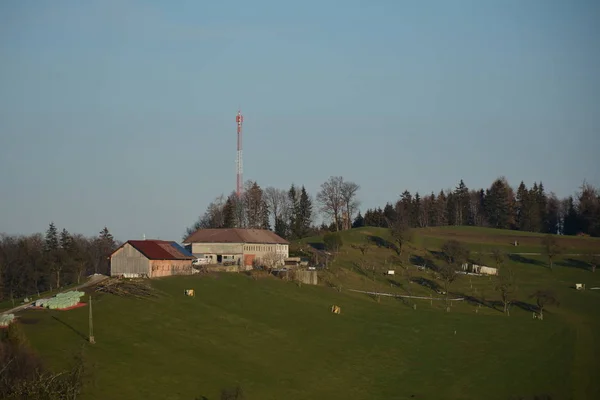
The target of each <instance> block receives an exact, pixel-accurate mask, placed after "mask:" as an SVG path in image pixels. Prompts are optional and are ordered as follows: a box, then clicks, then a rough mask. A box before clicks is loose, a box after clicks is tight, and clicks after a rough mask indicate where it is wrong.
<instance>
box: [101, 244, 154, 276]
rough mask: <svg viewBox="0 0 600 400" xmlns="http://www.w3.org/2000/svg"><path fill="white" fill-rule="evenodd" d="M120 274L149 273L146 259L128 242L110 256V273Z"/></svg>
mask: <svg viewBox="0 0 600 400" xmlns="http://www.w3.org/2000/svg"><path fill="white" fill-rule="evenodd" d="M122 274H139V275H150V263H149V261H148V259H147V258H146V257H145V256H144V255H143V254H142V253H140V252H139V251H137V250H136V249H135V248H134V247H133V246H132V245H130V244H129V243H126V244H125V245H124V246H123V247H121V248H120V249H119V250H117V251H116V252H115V253H114V254H113V255H112V256H111V257H110V275H111V276H115V275H122Z"/></svg>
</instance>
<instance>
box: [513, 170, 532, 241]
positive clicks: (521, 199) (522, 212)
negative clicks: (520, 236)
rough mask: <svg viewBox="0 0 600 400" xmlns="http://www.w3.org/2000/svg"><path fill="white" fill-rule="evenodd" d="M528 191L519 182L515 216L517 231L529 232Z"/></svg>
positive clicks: (523, 184)
mask: <svg viewBox="0 0 600 400" xmlns="http://www.w3.org/2000/svg"><path fill="white" fill-rule="evenodd" d="M528 196H529V191H528V190H527V186H525V183H523V181H521V183H520V184H519V188H518V189H517V197H516V215H515V217H516V218H515V219H516V222H517V226H518V228H519V230H522V231H525V230H529V225H530V224H529V215H528V214H529V210H528V207H529V204H528Z"/></svg>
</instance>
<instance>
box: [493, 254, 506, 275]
mask: <svg viewBox="0 0 600 400" xmlns="http://www.w3.org/2000/svg"><path fill="white" fill-rule="evenodd" d="M492 259H493V260H494V263H496V268H498V270H499V269H500V268H501V267H502V265H504V262H505V261H506V253H505V252H504V251H502V250H500V249H492Z"/></svg>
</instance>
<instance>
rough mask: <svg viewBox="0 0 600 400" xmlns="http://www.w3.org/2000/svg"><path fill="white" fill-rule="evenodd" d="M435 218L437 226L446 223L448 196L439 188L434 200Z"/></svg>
mask: <svg viewBox="0 0 600 400" xmlns="http://www.w3.org/2000/svg"><path fill="white" fill-rule="evenodd" d="M436 219H437V223H438V226H446V225H448V197H447V196H446V193H444V191H443V190H440V193H439V194H438V197H437V201H436Z"/></svg>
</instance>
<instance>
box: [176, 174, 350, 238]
mask: <svg viewBox="0 0 600 400" xmlns="http://www.w3.org/2000/svg"><path fill="white" fill-rule="evenodd" d="M359 189H360V186H359V185H357V184H356V183H354V182H351V181H346V180H344V178H343V177H341V176H332V177H330V178H329V179H328V180H327V181H326V182H324V183H323V184H322V185H321V188H320V190H319V192H318V193H317V195H316V198H313V197H312V196H311V195H310V194H309V193H308V191H307V190H306V188H305V187H304V186H303V185H302V186H298V185H296V184H292V185H291V186H290V188H289V189H287V190H286V189H279V188H275V187H271V186H270V187H267V188H264V189H263V188H262V187H261V186H260V185H258V183H257V182H255V181H247V182H246V183H245V185H244V192H243V193H242V195H241V196H239V197H238V195H237V194H236V193H235V192H232V193H231V194H230V195H229V196H227V197H225V196H224V195H220V196H218V197H217V198H216V199H215V200H213V201H212V202H211V203H210V204H209V205H208V207H207V209H206V211H205V212H204V214H203V215H201V216H200V217H199V219H198V220H197V221H196V222H195V223H194V224H193V225H192V226H190V227H189V228H187V230H186V232H185V235H184V237H186V236H188V235H190V234H191V233H193V232H195V231H196V230H198V229H209V228H248V229H269V230H273V231H274V232H275V233H277V234H278V235H279V236H281V237H283V238H286V239H290V240H293V239H299V238H303V237H307V236H310V235H313V234H317V233H320V232H321V231H323V230H333V231H339V230H343V229H350V228H351V227H352V220H353V217H354V216H355V215H356V213H357V212H358V206H359V204H360V203H359V201H358V199H357V193H358V190H359ZM319 213H322V215H324V216H325V217H326V218H327V219H328V220H329V221H330V224H321V225H320V226H317V225H315V220H316V218H317V216H318V215H319Z"/></svg>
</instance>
